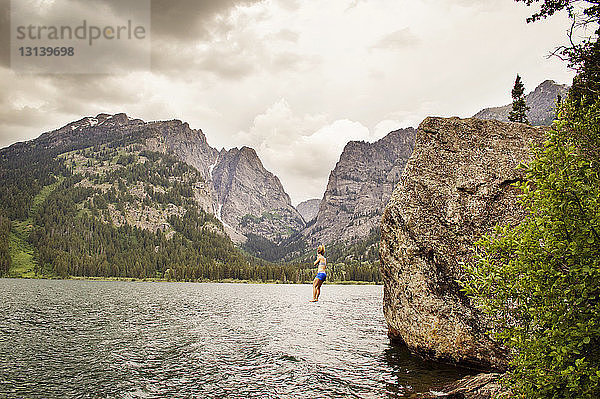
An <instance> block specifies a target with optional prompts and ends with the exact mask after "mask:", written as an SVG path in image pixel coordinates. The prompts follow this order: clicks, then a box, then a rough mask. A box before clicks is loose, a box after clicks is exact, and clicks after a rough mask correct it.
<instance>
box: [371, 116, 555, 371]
mask: <svg viewBox="0 0 600 399" xmlns="http://www.w3.org/2000/svg"><path fill="white" fill-rule="evenodd" d="M545 129H546V128H535V127H530V126H527V125H524V124H520V123H505V122H499V121H492V120H478V119H459V118H448V119H446V118H432V117H430V118H427V119H425V120H424V121H423V122H422V123H421V125H420V126H419V129H418V130H417V137H416V142H415V149H414V152H413V154H412V156H411V157H410V159H409V161H408V163H407V165H406V169H405V170H404V173H403V175H402V176H401V178H400V182H399V183H398V185H397V186H396V188H395V190H394V193H393V194H392V197H391V199H390V201H389V203H388V205H387V207H386V209H385V211H384V214H383V217H382V226H381V233H382V239H381V247H380V257H381V262H382V263H381V270H382V274H383V278H384V306H383V309H384V314H385V318H386V320H387V324H388V328H389V334H390V337H391V338H392V339H398V340H401V341H403V342H404V343H406V345H408V347H409V348H410V349H411V350H413V351H416V352H418V353H420V354H422V355H425V356H427V357H432V358H436V359H439V360H444V361H449V362H453V363H461V364H469V365H473V366H479V367H493V368H495V367H500V368H501V367H502V366H503V365H504V364H505V356H504V352H503V350H502V348H500V347H499V345H498V344H497V343H495V342H493V341H492V340H491V339H490V338H488V337H487V336H486V335H485V331H486V325H487V322H486V320H485V318H484V317H483V315H482V314H481V313H480V312H479V311H477V310H476V309H475V308H474V307H473V306H472V305H471V303H470V301H469V299H468V298H467V297H466V296H465V295H464V293H462V292H461V291H460V287H459V285H458V283H457V282H456V280H457V279H459V278H461V277H463V275H464V271H463V267H462V266H461V264H463V262H470V261H471V260H472V252H471V248H472V245H473V243H474V242H475V241H476V240H477V239H479V238H480V237H481V235H482V234H484V233H488V232H490V231H492V229H493V227H494V226H495V225H496V224H505V223H507V222H511V223H516V222H518V221H519V220H521V219H522V218H523V217H524V211H523V209H522V208H521V207H520V206H519V205H518V203H517V196H518V195H519V192H520V191H519V190H518V189H517V188H515V187H513V186H512V185H511V184H512V183H514V182H517V181H519V180H521V179H523V177H524V173H523V171H522V170H521V169H517V166H518V165H519V163H521V162H526V161H528V160H529V159H530V146H531V145H532V144H534V143H539V142H540V141H541V139H542V138H543V136H544V132H545Z"/></svg>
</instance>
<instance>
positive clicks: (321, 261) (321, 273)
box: [311, 244, 327, 302]
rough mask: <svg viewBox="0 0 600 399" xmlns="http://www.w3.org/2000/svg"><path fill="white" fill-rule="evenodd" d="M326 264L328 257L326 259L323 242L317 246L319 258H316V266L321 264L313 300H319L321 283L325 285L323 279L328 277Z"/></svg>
mask: <svg viewBox="0 0 600 399" xmlns="http://www.w3.org/2000/svg"><path fill="white" fill-rule="evenodd" d="M326 264H327V259H325V247H324V246H323V244H321V245H319V247H318V248H317V260H315V266H317V265H319V270H318V272H317V276H316V277H315V280H314V281H313V299H312V301H311V302H317V301H318V300H319V295H320V294H321V285H323V281H325V279H326V278H327V273H326V272H325V265H326Z"/></svg>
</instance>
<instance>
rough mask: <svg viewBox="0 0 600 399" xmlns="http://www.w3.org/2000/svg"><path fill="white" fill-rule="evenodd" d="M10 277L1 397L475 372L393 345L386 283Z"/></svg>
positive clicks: (203, 392) (1, 336)
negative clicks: (317, 295)
mask: <svg viewBox="0 0 600 399" xmlns="http://www.w3.org/2000/svg"><path fill="white" fill-rule="evenodd" d="M311 295H312V287H311V286H309V285H274V284H198V283H154V282H147V283H146V282H113V281H79V280H18V279H0V397H2V398H5V397H7V398H22V397H26V398H221V397H229V398H309V397H311V398H312V397H331V398H338V397H348V398H382V397H383V398H397V397H408V396H410V395H411V394H414V393H415V392H426V391H428V390H430V389H435V388H436V387H439V386H440V385H443V383H445V382H448V381H451V380H455V379H457V378H459V377H460V376H462V375H464V370H459V369H456V368H453V367H450V366H445V365H440V364H436V363H432V362H425V361H422V360H420V359H419V358H417V357H414V356H411V355H410V354H409V353H408V352H407V351H406V350H405V349H404V348H402V347H398V346H393V345H390V343H389V340H388V338H387V335H386V327H385V321H384V318H383V315H382V310H381V308H382V296H383V288H382V287H381V286H341V285H337V286H336V285H329V284H326V285H324V286H323V288H322V293H321V301H320V302H318V303H309V302H308V299H309V298H310V297H311Z"/></svg>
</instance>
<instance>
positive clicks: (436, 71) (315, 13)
mask: <svg viewBox="0 0 600 399" xmlns="http://www.w3.org/2000/svg"><path fill="white" fill-rule="evenodd" d="M23 1H25V0H23ZM27 1H30V3H31V4H33V5H34V6H39V7H46V8H45V10H47V12H48V13H49V14H52V13H55V14H56V15H51V16H52V18H59V16H61V15H66V14H65V13H68V11H66V10H80V12H82V13H89V14H90V15H92V14H96V15H97V14H98V11H97V10H104V11H103V12H106V13H108V14H110V13H115V15H118V14H119V12H121V11H122V10H120V9H119V7H121V5H122V4H123V1H122V0H55V1H54V0H27ZM9 3H10V2H9V1H7V0H0V9H1V11H2V12H1V14H0V55H1V57H0V147H5V146H8V145H10V144H13V143H15V142H18V141H25V140H31V139H34V138H36V137H37V136H39V135H40V134H41V133H43V132H46V131H50V130H53V129H56V128H58V127H61V126H63V125H65V124H67V123H69V122H71V121H73V120H77V119H80V118H81V117H83V116H93V115H97V114H99V113H102V112H106V113H111V114H114V113H118V112H125V113H127V114H128V115H129V116H131V117H135V118H141V119H144V120H147V121H150V120H166V119H180V120H182V121H185V122H188V123H189V124H190V126H191V127H192V128H194V129H202V131H203V132H204V133H205V135H206V136H207V140H208V142H209V144H211V145H212V146H213V147H216V148H218V149H220V148H223V147H224V148H227V149H229V148H232V147H241V146H243V145H246V146H250V147H253V148H254V149H255V150H256V151H257V153H258V155H259V157H260V158H261V160H262V162H263V164H264V166H265V167H266V168H267V169H268V170H269V171H271V172H273V173H274V174H275V175H277V176H278V177H279V178H280V180H281V182H282V184H283V186H284V188H285V190H286V192H287V193H288V194H289V195H290V197H291V199H292V203H293V204H294V205H295V204H297V203H298V202H300V201H302V200H306V199H309V198H321V197H322V196H323V193H324V190H325V187H326V185H327V179H328V177H329V173H330V172H331V170H332V169H333V168H334V166H335V164H336V162H337V161H338V159H339V156H340V154H341V152H342V150H343V148H344V146H345V144H346V143H347V142H348V141H350V140H364V141H369V142H373V141H376V140H378V139H380V138H382V137H383V136H385V135H386V134H387V133H389V132H390V131H392V130H395V129H399V128H405V127H409V126H412V127H417V126H418V124H419V123H420V122H421V121H422V120H423V119H424V118H425V117H427V116H445V117H450V116H459V117H470V116H472V115H473V114H475V113H476V112H477V111H479V110H480V109H482V108H485V107H490V106H498V105H504V104H508V103H510V101H511V97H510V90H511V88H512V85H513V83H514V80H515V75H516V74H517V73H519V74H520V75H521V77H522V79H523V82H524V84H525V88H526V92H529V91H532V90H533V89H534V88H535V87H536V86H537V85H538V84H540V83H541V82H542V81H544V80H546V79H552V80H555V81H556V82H558V83H570V82H571V80H572V77H573V73H572V71H570V70H569V69H568V68H567V66H566V65H565V63H564V62H562V61H560V60H558V59H557V58H550V59H548V58H547V56H548V54H549V52H550V51H551V50H553V49H554V48H555V47H556V46H558V45H560V44H562V43H565V42H566V40H567V36H566V30H567V28H568V27H569V21H568V19H567V18H566V16H565V15H562V14H558V15H555V16H553V17H552V18H549V19H548V20H546V21H542V22H537V23H534V24H527V23H526V21H525V19H526V17H527V16H529V15H530V14H531V13H533V12H534V11H535V8H534V7H526V6H525V5H524V4H522V3H516V2H514V1H511V0H435V1H434V0H369V1H366V0H328V1H312V0H303V1H301V0H264V1H258V0H200V1H198V0H181V1H173V0H153V1H152V2H151V9H150V17H151V29H150V35H149V37H150V39H151V46H150V49H151V50H150V51H151V57H150V60H151V62H150V65H148V66H146V67H145V66H144V65H133V64H131V63H129V62H127V57H123V59H115V60H113V62H114V64H115V68H116V69H115V70H114V71H113V72H111V73H105V74H91V73H87V74H86V73H83V74H82V73H78V74H68V73H62V74H59V73H45V74H34V73H22V72H19V71H17V70H14V69H11V64H10V57H9V56H8V50H7V47H8V46H9V44H10V32H11V31H10V29H11V27H10V25H11V24H10V13H9V9H10V8H9V6H8V5H9ZM73 12H74V11H73ZM61 13H62V14H61ZM90 18H91V16H90ZM131 50H132V53H135V49H131Z"/></svg>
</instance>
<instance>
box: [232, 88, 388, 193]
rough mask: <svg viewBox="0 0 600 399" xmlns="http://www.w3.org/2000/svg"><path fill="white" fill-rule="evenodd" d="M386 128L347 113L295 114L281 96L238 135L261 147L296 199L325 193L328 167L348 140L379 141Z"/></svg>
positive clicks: (266, 161)
mask: <svg viewBox="0 0 600 399" xmlns="http://www.w3.org/2000/svg"><path fill="white" fill-rule="evenodd" d="M388 122H389V121H388ZM384 125H390V123H387V122H386V123H384ZM382 128H383V125H382V126H379V127H378V128H377V129H376V131H375V132H371V131H370V130H369V129H368V128H367V127H365V126H364V125H363V124H361V123H360V122H357V121H352V120H349V119H338V120H334V121H328V120H327V117H326V116H325V115H304V116H297V115H295V114H294V112H293V111H292V109H291V108H290V105H289V104H288V102H287V101H286V100H285V99H280V100H278V101H277V102H276V103H274V104H272V105H271V106H270V107H268V108H267V110H265V112H263V113H261V114H259V115H257V116H256V117H255V118H254V122H253V124H252V126H251V127H250V129H249V130H248V131H240V132H238V134H237V141H238V142H240V143H242V144H245V145H249V146H252V147H254V148H255V149H256V150H257V153H258V155H259V157H260V158H261V160H262V161H263V164H264V165H265V167H266V168H267V169H268V170H270V171H271V172H274V173H275V174H276V175H277V176H279V177H280V179H281V180H282V182H283V184H284V187H285V189H286V191H287V193H288V194H290V197H291V198H292V202H293V203H298V202H300V201H303V200H305V199H309V198H321V197H322V196H323V193H324V191H325V187H326V185H327V180H328V177H329V173H330V172H331V170H332V169H333V168H334V166H335V164H336V162H337V161H338V160H339V157H340V154H341V153H342V150H343V149H344V147H345V146H346V144H347V143H348V142H349V141H352V140H366V141H375V140H376V139H378V138H381V137H383V136H384V135H385V134H387V133H389V131H388V132H386V133H385V134H382V130H381V129H382Z"/></svg>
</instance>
